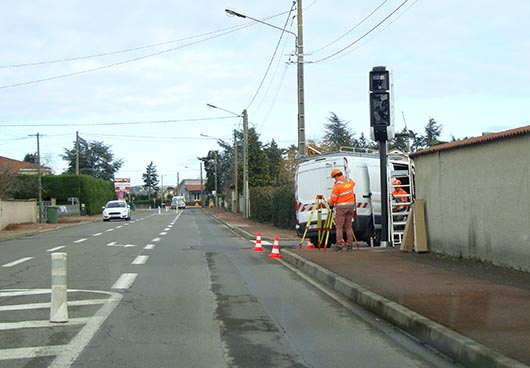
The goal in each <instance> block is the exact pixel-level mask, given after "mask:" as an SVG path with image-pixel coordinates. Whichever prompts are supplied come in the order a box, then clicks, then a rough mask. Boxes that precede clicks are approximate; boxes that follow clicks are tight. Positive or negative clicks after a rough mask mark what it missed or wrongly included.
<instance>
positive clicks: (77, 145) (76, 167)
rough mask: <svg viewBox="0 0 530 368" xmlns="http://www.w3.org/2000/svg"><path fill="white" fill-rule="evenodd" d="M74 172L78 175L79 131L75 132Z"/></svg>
mask: <svg viewBox="0 0 530 368" xmlns="http://www.w3.org/2000/svg"><path fill="white" fill-rule="evenodd" d="M75 174H76V175H77V176H79V132H75Z"/></svg>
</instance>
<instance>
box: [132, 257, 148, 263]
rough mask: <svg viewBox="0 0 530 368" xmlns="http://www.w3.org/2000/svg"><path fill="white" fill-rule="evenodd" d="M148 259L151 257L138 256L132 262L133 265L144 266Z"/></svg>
mask: <svg viewBox="0 0 530 368" xmlns="http://www.w3.org/2000/svg"><path fill="white" fill-rule="evenodd" d="M148 258H149V256H138V257H136V258H135V259H134V261H132V264H135V265H138V264H144V263H145V262H147V259H148Z"/></svg>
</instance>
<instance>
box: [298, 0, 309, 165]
mask: <svg viewBox="0 0 530 368" xmlns="http://www.w3.org/2000/svg"><path fill="white" fill-rule="evenodd" d="M297 21H298V37H297V45H296V54H297V64H298V65H297V77H298V78H297V80H298V156H299V157H304V156H306V155H307V152H306V142H305V111H304V110H305V108H304V32H303V21H302V0H298V1H297Z"/></svg>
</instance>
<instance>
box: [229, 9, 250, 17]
mask: <svg viewBox="0 0 530 368" xmlns="http://www.w3.org/2000/svg"><path fill="white" fill-rule="evenodd" d="M225 12H226V14H228V15H232V16H236V17H239V18H247V16H246V15H244V14H241V13H238V12H236V11H234V10H231V9H225Z"/></svg>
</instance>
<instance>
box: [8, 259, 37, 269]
mask: <svg viewBox="0 0 530 368" xmlns="http://www.w3.org/2000/svg"><path fill="white" fill-rule="evenodd" d="M30 259H33V257H24V258H20V259H17V260H16V261H13V262H9V263H6V264H5V265H3V266H2V267H13V266H16V265H18V264H21V263H24V262H26V261H29V260H30Z"/></svg>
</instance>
